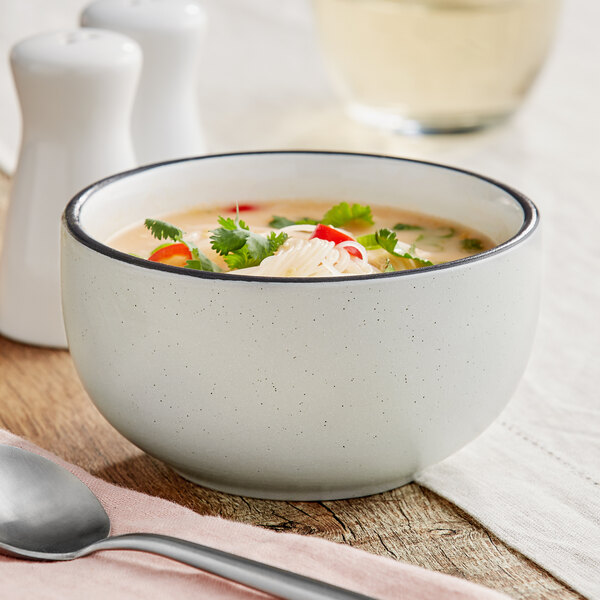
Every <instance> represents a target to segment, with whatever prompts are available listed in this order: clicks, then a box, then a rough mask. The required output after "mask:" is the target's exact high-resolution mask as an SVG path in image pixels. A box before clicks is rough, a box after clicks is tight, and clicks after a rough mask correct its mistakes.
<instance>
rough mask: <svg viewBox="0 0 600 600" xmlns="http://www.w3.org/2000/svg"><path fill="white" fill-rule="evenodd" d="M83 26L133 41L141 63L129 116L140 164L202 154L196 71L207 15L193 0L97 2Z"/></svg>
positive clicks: (87, 11)
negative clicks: (126, 37) (139, 77)
mask: <svg viewBox="0 0 600 600" xmlns="http://www.w3.org/2000/svg"><path fill="white" fill-rule="evenodd" d="M81 24H82V25H83V26H84V27H98V28H102V29H111V30H113V31H118V32H120V33H123V34H125V35H127V36H128V37H131V38H132V39H134V40H136V41H137V42H138V43H139V45H140V46H141V48H142V52H143V55H144V65H143V68H142V76H141V79H140V84H139V88H138V92H137V97H136V101H135V107H134V111H133V117H132V135H133V143H134V147H135V153H136V157H137V160H138V163H140V164H147V163H152V162H160V161H163V160H169V159H173V158H183V157H186V156H197V155H199V154H203V153H204V152H205V142H204V138H203V134H202V128H201V123H200V115H199V106H198V104H199V103H198V95H197V89H196V86H197V75H198V62H199V58H200V48H201V45H202V42H203V39H204V31H205V24H206V17H205V13H204V10H203V9H202V7H201V6H200V5H199V4H198V3H197V2H196V1H195V0H97V1H96V2H92V3H91V4H89V5H88V6H87V7H86V8H85V9H84V11H83V13H82V15H81Z"/></svg>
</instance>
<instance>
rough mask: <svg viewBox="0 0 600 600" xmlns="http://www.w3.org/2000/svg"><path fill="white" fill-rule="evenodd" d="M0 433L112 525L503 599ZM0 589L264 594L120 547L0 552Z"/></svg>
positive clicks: (231, 598)
mask: <svg viewBox="0 0 600 600" xmlns="http://www.w3.org/2000/svg"><path fill="white" fill-rule="evenodd" d="M0 443H2V444H10V445H13V446H18V447H20V448H25V449H27V450H32V451H34V452H36V453H38V454H40V455H42V456H44V457H46V458H49V459H50V460H53V461H55V462H56V463H58V464H60V465H62V466H64V467H66V468H67V469H68V470H69V471H71V473H73V474H75V475H76V476H77V477H79V478H80V479H81V480H82V481H83V482H84V483H85V484H86V485H87V486H88V487H89V488H90V489H91V490H92V491H93V492H94V493H95V494H96V495H97V496H98V498H99V499H100V501H101V502H102V505H103V506H104V508H105V510H106V512H107V513H108V515H109V517H110V519H111V522H112V534H115V535H116V534H122V533H134V532H155V533H162V534H165V535H172V536H176V537H181V538H184V539H188V540H191V541H195V542H198V543H201V544H204V545H207V546H212V547H214V548H219V549H220V550H224V551H227V552H232V553H235V554H238V555H242V556H245V557H248V558H251V559H254V560H258V561H261V562H265V563H268V564H271V565H275V566H278V567H280V568H283V569H288V570H290V571H296V572H297V573H301V574H303V575H308V576H310V577H314V578H316V579H321V580H323V581H327V582H329V583H332V584H334V585H339V586H341V587H345V588H348V589H351V590H354V591H357V592H361V593H363V594H367V595H369V596H373V597H374V598H379V599H381V600H386V599H389V600H392V599H402V600H413V599H414V600H439V599H441V598H443V599H445V600H458V599H461V600H466V599H473V600H475V599H478V600H502V599H504V600H506V598H507V597H506V596H504V595H503V594H499V593H497V592H494V591H492V590H489V589H487V588H484V587H481V586H479V585H476V584H473V583H469V582H467V581H464V580H462V579H458V578H456V577H451V576H449V575H442V574H440V573H435V572H433V571H428V570H426V569H422V568H420V567H415V566H411V565H407V564H404V563H400V562H396V561H393V560H391V559H388V558H383V557H379V556H375V555H372V554H369V553H367V552H364V551H362V550H356V549H354V548H351V547H350V546H345V545H342V544H336V543H333V542H329V541H326V540H323V539H319V538H315V537H308V536H301V535H296V534H290V533H278V532H273V531H268V530H265V529H262V528H259V527H254V526H251V525H245V524H240V523H234V522H232V521H227V520H225V519H221V518H219V517H207V516H201V515H198V514H196V513H194V512H193V511H191V510H189V509H187V508H184V507H182V506H179V505H177V504H173V503H171V502H168V501H166V500H163V499H160V498H154V497H151V496H147V495H145V494H141V493H139V492H134V491H130V490H127V489H124V488H120V487H117V486H114V485H111V484H109V483H106V482H105V481H102V480H100V479H97V478H95V477H92V476H91V475H90V474H89V473H86V472H85V471H83V470H82V469H80V468H78V467H75V466H73V465H70V464H68V463H65V462H63V461H61V460H60V459H59V458H57V457H56V456H54V455H52V454H50V453H49V452H46V451H44V450H41V449H40V448H38V447H36V446H34V445H33V444H31V443H29V442H26V441H25V440H23V439H21V438H18V437H17V436H15V435H12V434H10V433H8V432H6V431H1V430H0ZM0 597H2V598H10V599H11V600H19V599H27V600H30V599H38V598H44V599H45V600H53V599H57V600H58V599H60V600H69V599H71V598H77V599H80V598H85V599H86V600H95V599H98V600H105V599H106V598H107V597H110V598H111V600H119V599H121V598H128V599H129V598H144V600H153V599H156V600H164V599H165V598H191V597H194V598H210V599H211V600H213V599H214V600H225V599H227V600H237V599H240V600H241V599H251V598H257V599H258V598H265V599H266V598H272V596H270V595H268V594H264V593H261V592H255V591H253V590H250V589H249V588H246V587H243V586H241V585H239V584H235V583H231V582H229V581H226V580H224V579H221V578H219V577H216V576H214V575H210V574H208V573H204V572H202V571H199V570H197V569H194V568H192V567H188V566H186V565H181V564H179V563H176V562H174V561H172V560H169V559H165V558H162V557H157V556H153V555H151V554H146V553H141V552H128V551H105V552H98V553H96V554H93V555H90V556H88V557H85V558H80V559H77V560H74V561H70V562H56V563H49V562H33V561H27V560H19V559H13V558H8V557H5V556H0Z"/></svg>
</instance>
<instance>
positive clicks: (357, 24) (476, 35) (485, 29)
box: [313, 0, 559, 133]
mask: <svg viewBox="0 0 600 600" xmlns="http://www.w3.org/2000/svg"><path fill="white" fill-rule="evenodd" d="M313 4H314V9H315V15H316V22H317V28H318V33H319V37H320V40H321V45H322V48H323V52H324V56H325V59H326V62H327V63H328V64H329V66H330V70H331V72H332V75H333V77H334V79H335V81H336V83H337V87H338V88H339V89H340V91H341V93H342V95H343V96H344V97H345V98H346V100H347V104H348V109H349V112H350V114H351V115H352V116H353V117H355V118H357V119H359V120H361V121H364V122H367V123H369V124H373V125H378V126H380V127H384V128H386V129H390V130H394V131H400V132H405V133H414V132H432V133H447V132H456V131H465V130H470V129H476V128H479V127H484V126H487V125H491V124H493V123H496V122H498V121H501V120H503V119H504V118H505V117H507V116H508V115H510V114H511V113H512V112H513V111H514V110H515V109H516V108H517V107H518V106H519V105H520V104H521V102H522V100H523V99H524V97H525V95H526V94H527V92H528V90H529V89H530V87H531V85H532V83H533V82H534V80H535V78H536V76H537V74H538V72H539V71H540V68H541V67H542V65H543V63H544V59H545V58H546V56H547V54H548V50H549V47H550V45H551V41H552V38H553V34H554V30H555V26H556V22H557V16H558V12H559V0H313Z"/></svg>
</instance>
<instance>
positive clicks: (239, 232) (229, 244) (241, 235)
mask: <svg viewBox="0 0 600 600" xmlns="http://www.w3.org/2000/svg"><path fill="white" fill-rule="evenodd" d="M218 221H219V225H221V227H219V228H218V229H213V230H212V231H211V234H212V235H211V236H210V245H211V246H212V249H213V250H215V252H218V253H219V254H220V255H221V256H226V255H227V254H229V253H230V252H236V251H237V250H239V249H240V248H242V247H243V246H244V244H245V243H246V240H247V239H248V236H249V235H250V231H249V230H248V227H247V225H246V224H245V223H244V221H234V220H233V219H231V218H229V217H228V218H225V217H219V219H218Z"/></svg>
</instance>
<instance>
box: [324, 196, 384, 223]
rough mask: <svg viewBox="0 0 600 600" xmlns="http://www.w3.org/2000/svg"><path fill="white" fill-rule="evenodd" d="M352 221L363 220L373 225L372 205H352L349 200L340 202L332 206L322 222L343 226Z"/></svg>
mask: <svg viewBox="0 0 600 600" xmlns="http://www.w3.org/2000/svg"><path fill="white" fill-rule="evenodd" d="M350 221H362V222H363V223H366V224H368V225H373V215H372V214H371V207H370V206H361V205H360V204H353V205H352V206H350V205H349V204H348V203H347V202H340V203H339V204H336V205H335V206H334V207H332V208H330V209H329V210H328V211H327V212H326V213H325V215H324V216H323V218H322V219H321V221H320V222H321V223H323V225H331V226H333V227H342V226H343V225H346V224H347V223H349V222H350Z"/></svg>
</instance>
